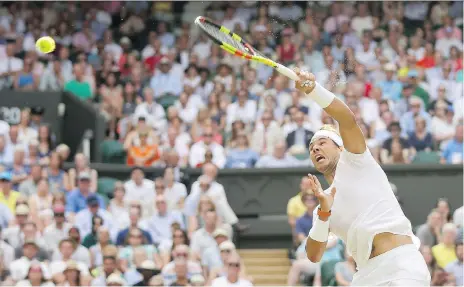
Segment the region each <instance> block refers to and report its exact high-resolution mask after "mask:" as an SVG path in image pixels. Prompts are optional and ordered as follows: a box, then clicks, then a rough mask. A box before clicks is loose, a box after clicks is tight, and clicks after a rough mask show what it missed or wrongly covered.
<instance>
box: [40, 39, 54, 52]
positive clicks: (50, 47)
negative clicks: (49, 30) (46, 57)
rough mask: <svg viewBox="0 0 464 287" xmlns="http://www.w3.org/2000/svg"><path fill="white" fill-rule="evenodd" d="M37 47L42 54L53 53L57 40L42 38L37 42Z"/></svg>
mask: <svg viewBox="0 0 464 287" xmlns="http://www.w3.org/2000/svg"><path fill="white" fill-rule="evenodd" d="M35 47H36V48H37V50H39V51H40V52H42V53H45V54H48V53H51V52H53V51H54V50H55V40H53V38H52V37H48V36H45V37H41V38H39V40H37V42H35Z"/></svg>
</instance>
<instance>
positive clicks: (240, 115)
mask: <svg viewBox="0 0 464 287" xmlns="http://www.w3.org/2000/svg"><path fill="white" fill-rule="evenodd" d="M256 110H257V105H256V101H254V100H247V101H246V102H245V104H244V105H243V106H240V104H239V102H238V101H236V102H235V103H232V104H230V105H229V106H228V107H227V125H228V126H231V125H232V123H233V122H235V121H236V120H242V121H243V122H244V123H245V124H252V123H254V121H255V119H256Z"/></svg>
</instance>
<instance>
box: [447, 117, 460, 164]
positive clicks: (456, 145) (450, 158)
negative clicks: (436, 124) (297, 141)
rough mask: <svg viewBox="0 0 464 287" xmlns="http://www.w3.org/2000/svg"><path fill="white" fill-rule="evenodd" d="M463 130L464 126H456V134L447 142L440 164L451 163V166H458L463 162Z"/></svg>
mask: <svg viewBox="0 0 464 287" xmlns="http://www.w3.org/2000/svg"><path fill="white" fill-rule="evenodd" d="M463 129H464V126H463V125H462V124H460V125H458V126H456V132H455V136H454V139H452V140H451V141H449V143H448V144H447V145H446V147H445V149H444V150H443V154H442V157H441V162H442V163H453V164H460V163H462V161H463V151H462V150H463V145H462V140H463Z"/></svg>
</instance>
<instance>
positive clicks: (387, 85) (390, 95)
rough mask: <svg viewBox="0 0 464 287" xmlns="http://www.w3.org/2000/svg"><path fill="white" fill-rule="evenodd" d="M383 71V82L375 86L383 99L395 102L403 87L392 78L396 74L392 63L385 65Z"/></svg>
mask: <svg viewBox="0 0 464 287" xmlns="http://www.w3.org/2000/svg"><path fill="white" fill-rule="evenodd" d="M383 69H384V71H385V77H386V78H385V80H384V81H381V82H379V83H378V84H377V86H378V87H379V88H380V89H381V90H382V95H383V98H384V99H388V100H393V101H397V100H399V99H400V97H401V91H402V89H403V85H402V84H401V82H400V81H398V80H397V79H395V78H394V75H395V72H396V65H395V64H394V63H387V64H385V65H384V67H383Z"/></svg>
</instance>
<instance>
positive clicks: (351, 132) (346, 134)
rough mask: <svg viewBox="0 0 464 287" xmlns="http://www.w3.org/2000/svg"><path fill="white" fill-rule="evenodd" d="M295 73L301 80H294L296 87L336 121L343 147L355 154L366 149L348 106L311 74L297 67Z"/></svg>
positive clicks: (361, 134) (362, 136)
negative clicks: (307, 83)
mask: <svg viewBox="0 0 464 287" xmlns="http://www.w3.org/2000/svg"><path fill="white" fill-rule="evenodd" d="M295 73H296V74H297V75H298V76H299V77H300V79H301V81H298V82H296V88H297V89H298V90H300V91H302V92H304V93H305V94H306V95H308V96H309V97H310V98H311V99H313V100H314V101H315V102H316V103H317V104H319V105H320V106H321V107H322V108H323V109H324V110H325V111H326V112H327V113H328V114H329V115H330V116H331V117H333V118H334V119H335V120H336V121H337V122H338V124H339V126H340V135H341V137H342V140H343V146H344V147H345V149H346V150H347V151H349V152H351V153H355V154H362V153H364V151H366V141H365V140H364V135H363V133H362V131H361V128H360V127H359V126H358V124H357V123H356V118H355V116H354V114H353V112H352V111H351V110H350V108H348V106H347V105H345V103H343V102H342V101H341V100H340V99H338V98H337V97H336V96H335V95H334V94H333V93H332V92H330V91H328V90H327V89H325V88H324V87H323V86H322V85H320V84H318V83H317V82H316V77H315V76H314V75H313V74H311V73H308V72H304V71H300V70H299V69H298V68H297V69H295ZM307 81H311V82H312V83H314V84H313V85H305V82H307Z"/></svg>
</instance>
